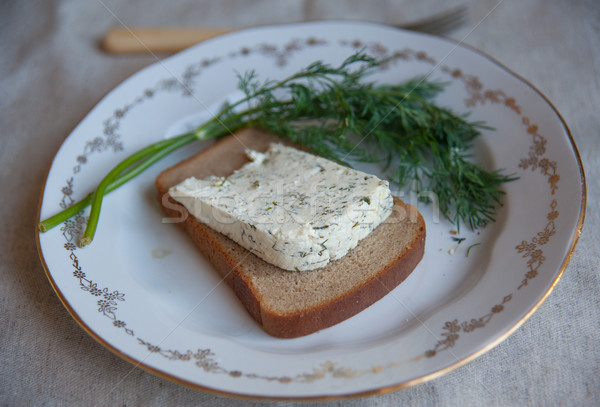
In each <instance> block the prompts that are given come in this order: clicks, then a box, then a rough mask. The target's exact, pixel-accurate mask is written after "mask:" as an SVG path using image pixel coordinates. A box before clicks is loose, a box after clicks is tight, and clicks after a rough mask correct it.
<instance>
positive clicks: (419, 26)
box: [395, 5, 469, 35]
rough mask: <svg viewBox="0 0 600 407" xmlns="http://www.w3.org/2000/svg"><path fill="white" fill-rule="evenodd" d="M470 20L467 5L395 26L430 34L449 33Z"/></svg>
mask: <svg viewBox="0 0 600 407" xmlns="http://www.w3.org/2000/svg"><path fill="white" fill-rule="evenodd" d="M468 21H469V10H468V7H467V6H465V5H461V6H457V7H454V8H451V9H448V10H445V11H442V12H440V13H437V14H434V15H432V16H429V17H426V18H423V19H421V20H416V21H412V22H408V23H406V24H399V25H396V26H395V27H397V28H402V29H405V30H411V31H419V32H424V33H428V34H436V35H442V34H447V33H449V32H451V31H453V30H456V29H457V28H459V27H461V26H463V25H465V24H466V23H467V22H468Z"/></svg>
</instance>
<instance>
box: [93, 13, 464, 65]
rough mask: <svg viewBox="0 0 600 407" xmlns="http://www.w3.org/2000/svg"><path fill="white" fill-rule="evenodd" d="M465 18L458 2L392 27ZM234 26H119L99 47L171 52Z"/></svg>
mask: <svg viewBox="0 0 600 407" xmlns="http://www.w3.org/2000/svg"><path fill="white" fill-rule="evenodd" d="M468 18H469V16H468V9H467V7H466V6H464V5H462V6H458V7H454V8H452V9H448V10H446V11H442V12H440V13H437V14H434V15H432V16H430V17H426V18H423V19H421V20H416V21H412V22H408V23H404V24H397V25H394V27H396V28H402V29H405V30H411V31H419V32H425V33H429V34H436V35H441V34H446V33H449V32H450V31H452V30H455V29H457V28H458V27H460V26H462V25H464V24H466V23H467V21H468ZM235 30H237V28H151V27H131V28H129V27H125V28H120V27H119V28H112V29H110V30H108V31H107V32H106V34H105V35H104V37H103V38H102V41H101V47H102V49H103V50H104V51H105V52H107V53H111V54H135V53H163V52H167V53H173V52H178V51H181V50H183V49H185V48H188V47H190V46H192V45H194V44H197V43H199V42H202V41H204V40H207V39H209V38H213V37H216V36H219V35H222V34H225V33H228V32H232V31H235Z"/></svg>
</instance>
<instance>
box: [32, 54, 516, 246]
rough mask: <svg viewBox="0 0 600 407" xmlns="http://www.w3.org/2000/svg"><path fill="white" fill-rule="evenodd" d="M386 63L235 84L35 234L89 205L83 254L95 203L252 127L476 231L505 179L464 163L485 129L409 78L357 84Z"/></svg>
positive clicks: (252, 77)
mask: <svg viewBox="0 0 600 407" xmlns="http://www.w3.org/2000/svg"><path fill="white" fill-rule="evenodd" d="M387 62H389V61H387V60H378V59H375V58H372V57H370V56H368V55H366V54H365V53H363V52H358V53H356V54H354V55H352V56H350V57H349V58H347V59H346V60H345V61H343V62H342V63H341V64H340V65H338V66H331V65H329V64H325V63H323V62H315V63H313V64H311V65H309V66H307V67H306V68H304V69H302V70H300V71H298V72H297V73H295V74H293V75H291V76H289V77H287V78H285V79H282V80H278V81H276V80H267V81H264V82H261V81H260V80H259V79H258V77H257V75H256V73H255V72H254V71H249V72H247V73H246V74H244V75H240V76H239V77H238V78H239V88H240V89H241V90H242V91H243V92H244V94H245V97H244V98H243V99H241V100H239V101H237V102H235V103H230V104H226V105H224V106H223V108H222V109H221V110H220V112H219V113H218V114H217V115H215V116H214V117H213V118H212V119H210V120H208V121H207V122H205V123H204V124H202V125H201V126H200V127H199V128H197V129H196V130H195V131H193V132H190V133H186V134H183V135H181V136H178V137H174V138H172V139H169V140H163V141H160V142H157V143H154V144H152V145H150V146H149V147H147V148H145V149H143V150H140V151H138V152H137V153H135V154H133V155H131V156H130V157H128V158H127V159H125V160H124V161H123V162H122V163H120V164H119V165H117V166H116V167H115V168H114V169H113V170H112V171H111V172H110V173H109V174H108V175H107V176H106V177H105V178H104V179H103V180H102V181H101V183H100V184H99V187H98V188H97V189H96V190H95V191H94V192H93V193H92V194H90V195H89V196H88V197H86V198H85V199H84V200H82V201H80V202H78V203H76V204H75V205H73V206H71V207H70V208H67V209H65V210H64V211H62V212H60V213H58V214H57V215H55V216H53V217H51V218H49V219H46V220H44V221H43V222H40V223H39V225H38V228H39V230H40V231H42V232H44V231H46V230H48V229H50V228H52V227H54V226H56V225H58V224H60V223H61V222H63V221H65V220H66V219H68V218H70V217H71V216H74V215H76V214H77V213H78V212H79V211H81V210H83V209H84V208H85V207H87V206H88V205H90V204H91V207H92V208H91V211H90V217H89V220H88V224H87V227H86V230H85V232H84V234H83V236H82V238H81V239H80V245H85V244H89V243H90V242H91V241H92V239H93V236H94V233H95V229H96V226H97V222H98V219H99V216H100V208H101V204H102V199H103V198H104V196H105V195H106V194H107V193H109V192H110V191H112V190H114V189H116V188H118V187H119V186H120V185H122V184H123V183H125V182H127V181H129V180H130V179H131V178H133V177H135V176H136V175H138V174H139V173H141V172H142V171H143V170H145V169H146V168H147V167H149V166H150V165H152V164H153V163H155V162H156V161H158V160H159V159H161V158H162V157H164V156H165V155H167V154H169V153H170V152H171V151H174V150H175V149H178V148H180V147H182V146H184V145H186V144H188V143H190V142H192V141H193V140H198V139H200V140H208V139H216V138H220V137H223V136H226V135H228V134H230V133H232V132H234V131H236V130H238V129H240V128H242V127H257V128H261V129H264V130H266V131H268V132H271V133H274V134H277V135H279V136H280V137H283V138H286V139H289V140H291V141H294V142H297V143H299V144H302V145H305V146H307V147H308V148H309V149H310V150H311V151H312V152H313V153H315V154H318V155H321V156H323V157H325V158H329V159H333V160H336V161H338V162H341V163H345V164H347V163H348V162H349V161H351V160H362V161H381V162H383V163H385V164H386V167H387V168H391V169H392V177H393V180H394V181H396V182H397V183H398V184H399V185H401V186H403V185H407V184H409V183H412V184H413V185H414V186H415V187H416V189H417V191H432V192H434V193H435V194H436V195H437V197H438V202H439V205H440V211H441V212H442V214H444V216H445V217H446V218H448V219H449V220H451V221H453V222H455V223H456V225H457V227H460V224H461V222H464V223H467V224H468V225H469V227H470V228H472V229H475V228H477V227H479V226H482V225H485V224H486V223H487V222H489V221H491V220H493V215H494V213H495V211H496V207H497V206H498V205H500V204H501V202H500V197H501V196H502V194H503V193H504V192H503V191H502V190H501V189H500V186H501V184H502V183H504V182H507V181H510V180H512V179H513V178H511V177H508V176H506V175H503V174H502V173H500V172H499V171H487V170H484V169H482V168H481V167H479V166H477V165H476V164H474V163H473V162H472V161H470V155H469V149H470V148H471V146H472V141H473V139H474V138H475V137H477V136H478V135H479V134H480V131H481V130H482V129H485V128H486V127H485V126H484V125H483V124H482V123H480V122H469V121H467V119H466V117H465V116H460V115H456V114H454V113H453V112H451V111H450V110H448V109H445V108H442V107H439V106H437V105H435V104H434V103H433V101H432V100H433V99H434V98H435V97H436V95H438V94H439V93H440V92H442V91H443V89H444V84H442V83H439V82H433V81H429V80H426V79H425V78H415V79H413V80H409V81H406V82H403V83H400V84H396V85H390V84H385V85H382V84H377V83H375V82H367V81H365V77H366V76H367V75H368V74H369V73H372V72H373V71H374V70H375V69H376V68H377V67H379V66H381V65H382V64H385V63H387Z"/></svg>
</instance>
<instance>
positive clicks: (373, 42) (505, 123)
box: [39, 22, 585, 399]
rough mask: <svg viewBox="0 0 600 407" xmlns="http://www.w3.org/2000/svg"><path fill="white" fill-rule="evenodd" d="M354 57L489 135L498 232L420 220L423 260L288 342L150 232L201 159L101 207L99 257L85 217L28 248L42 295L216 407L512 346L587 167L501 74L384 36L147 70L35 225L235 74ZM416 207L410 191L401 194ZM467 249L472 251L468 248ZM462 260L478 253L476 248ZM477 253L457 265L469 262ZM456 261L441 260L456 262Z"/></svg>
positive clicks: (398, 374) (577, 222) (413, 377)
mask: <svg viewBox="0 0 600 407" xmlns="http://www.w3.org/2000/svg"><path fill="white" fill-rule="evenodd" d="M359 49H365V50H366V51H367V52H368V53H370V54H372V55H373V56H376V57H385V56H393V57H394V58H393V62H391V63H390V64H389V65H388V66H387V69H384V70H381V72H380V73H378V74H377V75H378V76H377V77H376V78H377V79H378V80H381V81H384V82H392V81H393V82H398V81H402V80H405V79H409V78H412V77H414V76H415V75H423V74H430V73H431V75H432V78H434V79H440V80H443V81H445V82H448V83H449V85H448V88H447V91H446V92H444V93H443V95H442V96H441V97H440V98H439V103H440V104H443V105H446V106H449V107H450V108H452V109H453V110H455V111H456V112H466V111H471V112H472V113H471V118H472V119H475V120H484V121H485V122H486V123H487V124H489V125H491V126H492V127H494V128H495V129H496V130H495V131H486V132H485V134H484V135H483V136H482V137H481V139H480V140H479V141H478V144H477V146H476V149H477V153H478V157H479V159H480V160H481V161H482V162H484V163H485V164H486V165H488V166H490V167H493V168H504V169H505V172H506V173H510V174H516V175H517V176H519V179H518V181H514V182H511V183H509V184H507V185H506V188H505V189H506V192H507V194H506V197H505V201H504V206H503V207H502V208H501V209H500V210H499V212H498V216H497V222H496V223H494V224H492V225H489V226H488V227H486V228H485V229H482V230H480V232H478V233H466V232H461V234H460V236H461V237H464V238H465V239H466V240H465V241H463V242H462V243H461V244H460V245H457V243H456V242H455V241H453V239H452V237H453V235H452V234H450V231H451V230H452V229H454V227H453V226H452V225H451V224H449V223H448V222H446V221H444V220H443V219H442V220H437V219H436V216H435V215H436V214H435V211H434V209H433V207H432V206H424V205H423V204H419V208H420V210H421V212H422V213H423V215H424V217H425V219H426V222H427V244H426V252H425V257H424V259H423V260H422V262H421V263H420V265H419V266H418V267H417V269H416V270H415V271H414V272H413V274H412V275H411V276H410V277H409V278H408V279H407V280H406V281H405V282H404V283H403V284H401V285H400V286H399V287H398V288H396V289H395V290H394V291H393V292H392V293H391V294H389V295H388V296H386V297H385V298H384V299H382V300H381V301H379V302H378V303H376V304H375V305H373V306H372V307H370V308H368V309H367V310H365V311H364V312H362V313H360V314H359V315H357V316H355V317H353V318H351V319H349V320H347V321H345V322H343V323H341V324H339V325H337V326H335V327H332V328H329V329H326V330H323V331H321V332H318V333H315V334H312V335H309V336H307V337H303V338H298V339H288V340H283V339H276V338H273V337H270V336H268V335H266V334H265V333H264V332H263V331H262V330H261V328H260V327H259V326H258V325H257V324H255V323H254V322H253V321H252V320H251V318H250V317H249V315H248V314H247V313H246V311H245V310H244V309H243V307H242V306H241V304H240V303H239V302H238V300H237V299H236V297H235V296H234V294H233V293H232V292H231V291H230V290H229V288H228V287H227V286H226V285H225V284H223V283H222V282H221V281H220V280H219V278H218V276H217V274H216V273H214V272H213V271H212V270H211V266H210V265H209V264H208V263H207V261H206V260H204V259H203V258H202V256H201V255H199V254H198V252H197V251H196V249H195V248H194V247H193V245H192V244H191V243H190V241H189V240H188V238H187V237H186V235H185V234H184V233H183V232H182V231H181V230H180V229H179V228H177V227H175V226H174V225H171V224H165V223H162V222H161V219H162V215H161V212H160V210H159V207H158V204H157V202H156V199H155V191H154V185H153V180H154V178H155V177H156V175H157V174H158V172H159V171H161V170H162V169H164V168H166V167H167V166H170V165H171V164H174V163H176V162H178V161H179V160H181V159H182V158H183V157H185V156H189V155H190V154H192V153H193V152H196V151H198V150H199V149H201V148H204V147H205V146H206V145H207V144H202V145H195V146H194V147H191V148H189V149H187V150H185V151H182V152H178V153H176V154H174V155H173V156H172V157H169V158H167V159H165V160H164V161H163V162H160V163H159V164H157V165H156V166H155V167H154V168H152V169H151V170H149V171H147V172H146V173H145V174H143V175H142V176H140V177H139V178H136V179H135V181H133V182H130V183H129V184H127V185H125V186H124V187H122V188H121V189H119V190H117V191H115V192H113V193H112V194H111V195H110V196H109V197H108V198H107V199H106V201H105V205H104V207H103V209H102V216H101V221H100V225H99V228H98V232H97V235H96V238H95V240H94V242H93V244H92V245H91V246H89V247H87V248H85V249H79V248H76V246H75V244H74V243H75V241H76V237H77V235H78V234H79V233H80V232H81V229H82V226H83V224H84V222H85V218H84V217H82V216H80V217H78V218H75V219H73V220H71V221H68V222H67V223H66V224H64V225H61V226H60V227H57V228H55V229H53V230H51V231H49V232H47V233H45V234H40V235H39V249H40V255H41V258H42V262H43V263H44V265H45V268H46V271H47V275H48V278H49V279H50V281H51V282H52V284H53V286H54V288H55V290H56V292H57V293H58V295H59V296H60V298H61V300H62V301H63V302H64V304H65V306H66V307H67V309H68V310H69V311H70V312H71V314H72V315H73V317H74V318H75V319H76V320H77V321H78V322H79V323H80V324H81V325H82V326H83V328H84V329H86V330H87V331H88V332H89V333H90V334H91V335H92V336H94V337H95V338H96V339H97V340H99V341H100V342H101V343H102V344H104V345H105V346H107V347H108V348H109V349H111V350H113V351H114V352H116V353H117V354H119V355H120V356H122V357H124V358H125V359H127V360H129V361H131V362H133V363H135V364H139V365H140V366H142V367H144V368H146V369H148V370H150V371H153V372H155V373H157V374H159V375H161V376H164V377H168V378H170V379H173V380H175V381H177V382H180V383H184V384H187V385H190V386H193V387H197V388H201V389H205V390H210V391H215V392H219V393H225V394H235V395H242V396H248V397H264V398H284V399H286V398H328V397H343V396H349V395H357V394H373V393H377V392H382V391H389V390H393V389H398V388H402V387H406V386H409V385H412V384H415V383H420V382H423V381H425V380H427V379H430V378H433V377H436V376H437V375H440V374H443V373H445V372H447V371H449V370H451V369H452V368H455V367H457V366H459V365H461V364H462V363H465V362H466V361H468V360H470V359H472V358H474V357H475V356H477V355H480V354H481V353H483V352H485V351H486V350H488V349H490V348H491V347H492V346H494V345H495V344H497V343H499V342H500V341H501V340H503V339H504V338H506V337H507V335H508V334H510V333H511V332H512V331H513V330H515V329H516V328H517V327H518V326H519V325H520V324H521V323H523V322H524V321H525V320H526V319H527V317H528V316H529V315H531V313H532V312H533V311H534V310H535V309H536V308H537V307H538V306H539V305H540V304H541V302H542V301H543V299H544V298H545V297H546V296H547V295H548V294H549V292H550V291H551V289H552V287H553V286H554V285H555V284H556V283H557V281H558V279H559V277H560V275H561V273H562V271H563V270H564V269H565V267H566V264H567V262H568V260H569V258H570V256H571V253H572V252H573V249H574V246H575V243H576V241H577V238H578V236H579V233H580V230H581V226H582V223H583V217H584V212H585V181H584V176H583V170H582V167H581V162H580V160H579V156H578V153H577V150H576V147H575V145H574V143H573V140H572V138H571V136H570V134H569V130H568V129H567V127H566V126H565V123H564V122H563V120H562V119H561V117H560V115H559V114H558V112H557V111H556V110H555V109H554V108H553V107H552V105H551V104H550V103H549V102H548V100H547V99H545V98H544V96H543V95H541V94H540V93H539V92H538V91H537V90H536V89H534V88H533V87H532V86H531V85H529V84H528V83H527V82H525V81H524V80H523V79H521V78H519V77H518V76H516V75H515V74H513V73H511V72H509V71H508V70H507V69H505V68H503V67H502V66H500V65H499V64H498V63H497V62H495V61H493V60H492V59H490V58H489V57H486V56H484V55H482V54H481V53H479V52H477V51H474V50H472V49H470V48H467V47H464V46H461V45H457V44H456V43H455V42H453V41H451V40H447V39H442V38H437V37H432V36H428V35H422V34H417V33H412V32H405V31H399V30H396V29H392V28H389V27H385V26H379V25H373V24H363V23H345V22H319V23H307V24H296V25H284V26H276V27H264V28H257V29H250V30H245V31H242V32H238V33H234V34H230V35H226V36H223V37H220V38H217V39H213V40H211V41H207V42H205V43H203V44H200V45H198V46H196V47H193V48H191V49H189V50H186V51H185V52H183V53H180V54H178V55H175V56H173V57H170V58H168V59H166V60H164V61H161V62H159V63H156V64H153V65H151V66H150V67H148V68H145V69H143V70H142V71H140V72H138V73H137V74H135V75H133V76H132V77H131V78H129V79H128V80H126V81H125V82H123V83H122V84H121V85H119V86H118V87H117V88H116V89H114V90H113V91H112V92H110V93H109V94H108V95H107V96H106V97H105V98H104V99H103V100H102V101H101V102H100V103H99V104H98V105H97V106H96V107H95V108H94V109H93V110H92V111H91V112H90V113H89V114H88V115H87V116H86V117H85V118H84V119H83V120H82V122H81V123H80V124H79V125H78V126H77V127H76V128H75V130H74V131H73V132H72V133H71V134H70V135H69V136H68V137H67V139H66V140H65V141H64V143H63V145H62V146H61V148H60V150H59V151H58V153H57V154H56V157H55V159H54V161H53V163H52V166H51V168H50V171H49V174H48V178H47V181H46V185H45V188H44V191H43V194H42V201H41V206H40V217H41V218H46V217H47V216H49V215H52V214H54V213H56V212H57V211H59V210H60V209H61V207H64V206H66V205H69V204H70V203H71V202H73V200H78V199H80V198H82V197H84V196H85V195H86V194H87V193H89V192H90V191H91V188H92V187H93V186H94V185H96V183H97V182H98V180H99V179H100V177H101V175H102V174H105V173H106V172H107V171H108V170H109V169H110V168H112V166H113V165H115V164H116V163H117V162H119V161H120V160H122V159H123V158H124V157H125V156H127V155H128V154H130V153H132V152H134V151H136V150H138V149H140V148H141V147H143V146H146V145H147V144H149V143H150V142H153V141H156V140H159V139H162V138H164V137H165V136H169V135H173V134H175V133H179V132H182V131H184V130H185V129H186V128H187V127H189V126H193V125H194V124H196V123H197V122H198V121H201V120H202V119H203V118H206V117H208V116H207V114H208V113H207V112H206V109H207V108H209V107H214V106H215V104H216V103H218V102H219V101H222V100H223V98H225V97H228V96H231V95H234V94H235V91H236V83H237V80H236V73H239V72H242V73H243V72H244V71H247V70H249V69H254V70H256V71H257V73H258V74H259V75H260V77H262V78H271V79H276V78H281V77H283V76H286V75H288V74H290V73H292V72H295V71H296V70H298V69H299V68H301V67H304V66H306V65H308V64H309V63H311V62H314V61H315V60H324V61H326V62H331V63H337V62H340V61H341V60H343V59H344V58H345V57H347V56H349V55H350V54H352V53H354V52H356V51H357V50H359ZM398 194H399V195H401V197H403V198H404V199H405V200H407V201H409V202H410V201H414V196H411V194H410V191H408V190H406V191H399V192H398ZM475 244H478V245H477V246H473V245H475ZM471 246H472V247H471ZM469 247H471V250H470V253H469V256H468V257H467V255H466V254H467V249H468V248H469ZM452 252H453V254H451V253H452Z"/></svg>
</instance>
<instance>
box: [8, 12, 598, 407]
mask: <svg viewBox="0 0 600 407" xmlns="http://www.w3.org/2000/svg"><path fill="white" fill-rule="evenodd" d="M458 3H464V4H468V5H469V7H470V12H471V17H470V23H469V24H468V25H467V26H465V27H463V28H461V29H459V30H457V31H454V32H452V33H451V34H450V36H451V37H452V38H455V39H458V40H462V39H464V42H465V43H467V44H469V45H472V46H474V47H476V48H479V49H481V50H482V51H484V52H486V53H488V54H490V55H492V56H493V57H494V58H496V59H498V60H499V61H501V62H502V63H504V64H505V65H506V66H508V67H509V68H510V69H512V70H513V71H515V72H517V73H518V74H519V75H521V76H523V77H524V78H527V79H528V80H529V81H530V82H531V83H532V84H533V85H534V86H536V87H537V88H538V89H540V90H541V91H542V92H543V93H544V94H545V95H546V96H548V98H549V99H550V100H551V101H552V102H553V103H554V105H555V106H556V107H557V109H558V110H559V111H560V112H561V114H562V115H563V117H564V119H565V121H566V122H567V124H568V125H569V126H570V128H571V131H572V133H573V136H574V138H575V140H576V142H577V144H578V147H579V151H580V153H581V157H582V160H583V164H584V167H585V169H586V176H587V187H588V199H587V202H588V210H587V218H586V224H585V227H584V229H583V234H582V236H581V239H580V242H579V245H578V246H577V249H576V250H575V253H574V255H573V257H572V259H571V262H570V265H569V266H568V268H567V270H566V271H565V273H564V276H563V277H562V279H561V281H560V282H559V284H558V285H557V287H556V289H555V290H554V291H553V293H552V294H551V295H550V296H549V298H548V299H547V300H546V301H545V303H544V304H543V305H542V306H541V307H540V308H539V310H538V311H537V312H536V313H535V314H534V315H533V316H532V317H531V318H530V319H529V320H528V321H527V322H526V323H525V324H524V325H523V326H521V327H520V328H519V329H518V330H517V331H516V332H515V333H514V334H512V335H511V336H510V337H509V338H508V339H507V340H506V341H504V342H503V343H501V344H500V345H499V346H497V347H495V348H494V349H492V350H491V351H489V352H488V353H486V354H484V355H483V356H481V357H479V358H477V359H476V360H474V361H472V362H470V363H468V364H466V365H465V366H462V367H460V368H458V369H456V370H454V371H452V372H451V373H449V374H447V375H445V376H442V377H440V378H437V379H435V380H432V381H430V382H427V383H424V384H421V385H417V386H415V387H412V388H409V389H405V390H401V391H397V392H393V393H390V394H384V395H379V396H372V397H367V398H363V399H356V400H346V401H344V402H343V403H342V402H336V401H332V402H326V403H323V404H321V405H323V406H329V405H331V406H333V405H342V404H343V405H348V406H382V405H394V406H397V405H413V406H435V405H440V406H460V407H465V406H480V405H485V406H562V405H565V406H566V405H577V406H595V405H598V400H600V346H599V345H598V343H600V277H599V275H598V270H599V268H600V250H599V245H598V241H597V236H596V233H598V230H599V226H600V217H599V215H598V213H599V212H598V201H599V200H600V189H599V180H600V163H599V161H598V157H599V156H600V142H599V139H598V137H599V132H600V115H599V114H598V106H600V52H598V51H599V50H600V3H598V1H595V0H576V1H571V0H556V1H552V2H548V1H544V0H529V1H516V0H464V1H453V0H452V1H444V2H441V1H435V0H396V1H393V0H387V1H374V2H366V1H359V0H349V1H326V0H288V1H277V0H255V1H252V2H249V1H243V0H205V1H192V0H182V1H172V2H169V3H168V4H167V3H166V2H163V1H158V0H147V1H141V0H132V1H127V2H124V1H118V0H88V1H76V0H63V1H55V0H46V1H30V0H24V1H16V0H12V1H11V0H7V1H3V2H2V3H1V4H0V95H1V97H0V163H1V166H2V167H1V168H2V171H0V180H1V186H2V194H0V211H2V213H1V216H0V231H1V232H0V405H3V406H4V405H6V406H25V405H31V406H41V405H44V406H65V405H74V406H75V405H77V406H79V405H90V406H116V405H127V406H159V405H177V406H192V405H205V406H217V405H233V406H247V405H250V406H275V405H282V406H283V405H286V406H287V405H290V406H291V405H308V404H309V403H291V402H290V403H278V402H266V401H265V402H263V401H252V402H248V401H243V400H240V399H234V398H228V397H222V396H216V395H212V394H209V393H205V392H202V391H198V390H192V389H189V388H185V387H182V386H180V385H178V384H176V383H173V382H171V381H169V380H166V379H162V378H160V377H157V376H154V375H153V374H151V373H147V372H145V371H143V370H141V369H138V368H135V367H134V366H133V365H132V364H130V363H128V362H126V361H124V360H122V359H120V358H119V357H117V356H115V355H114V354H112V353H111V352H110V351H109V350H107V349H105V348H104V347H103V346H102V345H100V344H98V343H97V342H96V341H94V339H92V338H91V337H90V336H88V335H87V334H86V333H85V332H84V330H83V329H82V328H81V327H80V326H79V325H78V324H77V323H76V322H75V320H74V319H73V318H72V317H71V316H70V315H69V313H68V312H67V311H66V309H65V308H64V307H63V306H62V304H61V303H60V301H59V299H58V297H57V296H56V294H55V293H54V291H53V290H52V287H51V286H50V284H49V282H48V281H47V279H46V277H45V275H44V271H43V268H42V265H41V263H40V260H39V258H38V254H37V250H36V245H35V237H34V232H35V229H34V226H35V225H34V223H35V218H36V211H37V206H38V199H39V194H40V190H41V188H42V185H43V182H44V177H45V174H46V171H47V169H48V166H49V164H50V162H51V160H52V157H53V154H54V152H55V151H56V150H57V148H58V147H59V146H60V144H61V142H62V140H63V139H64V137H65V136H66V135H67V134H68V133H69V132H70V131H71V130H72V129H73V127H74V126H75V125H76V124H77V123H78V122H79V121H80V120H81V119H82V118H83V117H84V116H85V114H86V113H87V112H88V111H89V110H90V109H91V108H92V107H93V106H94V104H95V103H96V102H97V101H98V100H99V99H101V98H102V96H103V95H105V94H106V93H107V92H108V91H109V90H111V89H112V88H113V87H114V86H116V85H117V84H119V83H120V82H121V81H123V80H124V79H125V78H127V77H128V76H129V75H131V74H133V73H134V72H136V71H137V70H139V69H141V68H143V67H145V66H147V65H149V64H151V63H153V62H155V61H156V60H155V58H154V57H152V56H149V55H144V56H111V55H106V54H104V53H102V52H101V51H100V50H99V49H98V46H97V42H98V39H99V38H100V37H101V35H102V34H103V32H104V31H105V30H106V29H107V28H109V27H111V26H117V25H119V21H118V20H120V21H122V22H123V23H124V24H127V25H131V26H134V25H138V26H140V25H163V26H169V25H175V26H176V25H188V26H194V25H196V26H201V25H205V26H208V25H210V26H215V25H216V26H218V25H221V26H249V25H255V24H270V23H285V22H292V21H302V20H307V19H344V18H352V19H360V20H371V21H377V22H383V23H395V22H401V21H408V20H411V19H415V18H419V17H423V16H426V15H428V14H432V13H434V12H436V11H439V10H440V9H441V8H446V7H450V6H452V5H455V4H458Z"/></svg>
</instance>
